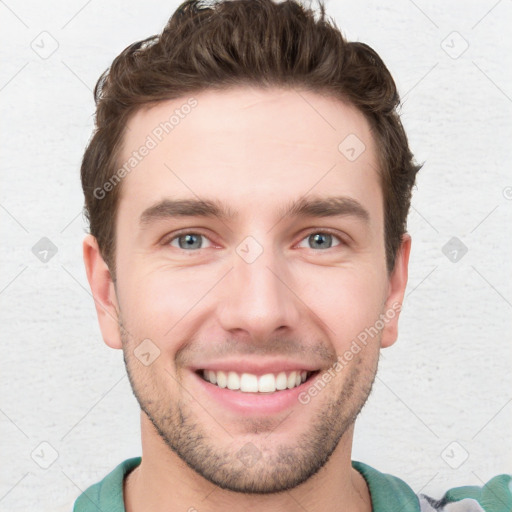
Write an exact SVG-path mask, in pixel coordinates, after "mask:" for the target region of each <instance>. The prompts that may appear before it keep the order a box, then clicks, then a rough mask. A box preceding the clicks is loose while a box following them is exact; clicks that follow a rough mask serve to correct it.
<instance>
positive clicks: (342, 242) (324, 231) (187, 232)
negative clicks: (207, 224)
mask: <svg viewBox="0 0 512 512" xmlns="http://www.w3.org/2000/svg"><path fill="white" fill-rule="evenodd" d="M317 233H321V234H326V235H331V236H333V237H334V238H337V239H338V240H339V242H340V243H339V244H338V245H335V246H334V247H330V248H329V249H319V250H318V251H315V252H326V251H329V250H332V249H335V248H336V247H340V246H346V245H348V244H347V242H346V241H345V240H344V239H343V238H342V237H341V236H339V235H338V234H336V233H335V232H334V231H332V230H330V229H318V228H317V229H312V230H311V231H309V232H307V233H306V234H305V235H304V236H303V237H302V238H301V239H300V242H302V241H303V240H304V239H306V238H308V237H310V236H311V235H314V234H317ZM184 235H200V236H204V237H205V238H207V239H208V240H209V241H210V242H211V243H213V242H212V241H211V240H210V238H209V237H208V236H206V235H205V234H204V233H202V232H201V231H192V230H185V231H178V232H177V233H173V234H172V237H166V238H165V239H164V240H163V241H162V245H164V246H168V245H169V246H170V244H171V242H172V241H174V240H176V239H177V238H180V237H182V236H184ZM300 242H299V243H300ZM173 249H178V250H179V251H183V252H192V253H193V252H198V251H200V250H201V249H202V248H201V249H196V250H187V249H181V248H180V247H173ZM205 249H207V247H206V248H205ZM311 250H312V251H314V250H315V249H311Z"/></svg>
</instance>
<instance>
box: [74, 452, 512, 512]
mask: <svg viewBox="0 0 512 512" xmlns="http://www.w3.org/2000/svg"><path fill="white" fill-rule="evenodd" d="M141 460H142V458H141V457H133V458H131V459H127V460H125V461H124V462H122V463H121V464H119V465H118V466H117V467H115V468H114V469H113V470H112V471H111V472H110V473H109V474H108V475H107V476H106V477H105V478H103V480H101V481H100V482H98V483H95V484H94V485H91V486H90V487H88V488H87V489H86V490H85V491H84V492H83V493H82V494H81V495H80V496H79V497H78V498H77V500H76V501H75V504H74V507H73V512H98V510H101V511H104V512H126V511H125V508H124V501H123V481H124V477H125V476H126V475H127V474H128V473H129V472H130V471H131V470H132V469H134V468H135V467H137V466H138V465H139V464H140V462H141ZM352 467H353V468H354V469H356V470H357V471H359V473H361V475H363V477H364V479H365V480H366V483H367V484H368V489H369V491H370V496H371V500H372V510H373V512H511V511H512V475H505V474H503V475H498V476H495V477H494V478H492V479H491V480H489V481H488V482H487V483H486V484H485V485H483V486H463V487H455V488H453V489H450V490H448V491H447V492H446V493H445V494H444V496H443V497H442V498H441V499H437V500H436V499H434V498H431V497H430V496H426V495H425V494H416V493H415V492H414V491H413V490H412V489H411V488H410V487H409V486H408V485H407V484H406V483H405V482H404V481H403V480H401V479H400V478H398V477H396V476H393V475H389V474H387V473H381V472H380V471H378V470H376V469H374V468H372V467H371V466H369V465H367V464H364V463H363V462H358V461H352Z"/></svg>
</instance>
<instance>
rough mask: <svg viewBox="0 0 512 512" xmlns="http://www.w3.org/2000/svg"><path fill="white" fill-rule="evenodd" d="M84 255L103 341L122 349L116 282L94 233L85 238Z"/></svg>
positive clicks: (112, 346)
mask: <svg viewBox="0 0 512 512" xmlns="http://www.w3.org/2000/svg"><path fill="white" fill-rule="evenodd" d="M83 257H84V263H85V271H86V273H87V280H88V281H89V286H90V287H91V292H92V295H93V298H94V305H95V307H96V314H97V315H98V322H99V324H100V329H101V334H102V336H103V341H104V342H105V343H106V344H107V345H108V346H109V347H111V348H118V349H121V348H122V343H121V336H120V331H119V316H118V311H119V306H118V303H117V296H116V291H115V288H114V283H113V281H112V276H111V275H110V270H109V269H108V266H107V264H106V263H105V261H104V260H103V257H102V256H101V253H100V249H99V247H98V242H97V240H96V238H95V237H94V236H92V235H87V236H86V237H85V238H84V241H83Z"/></svg>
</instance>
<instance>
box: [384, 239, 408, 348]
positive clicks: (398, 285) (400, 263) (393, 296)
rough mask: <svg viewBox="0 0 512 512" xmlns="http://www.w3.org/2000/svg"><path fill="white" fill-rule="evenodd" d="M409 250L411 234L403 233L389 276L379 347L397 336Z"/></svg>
mask: <svg viewBox="0 0 512 512" xmlns="http://www.w3.org/2000/svg"><path fill="white" fill-rule="evenodd" d="M410 252H411V236H410V235H409V234H408V233H405V234H404V235H403V236H402V242H401V244H400V248H399V250H398V252H397V255H396V260H395V267H394V269H393V272H392V273H391V275H390V276H389V288H388V295H387V298H386V304H385V308H384V312H383V313H384V315H385V316H386V322H385V325H384V328H383V330H382V337H381V347H382V348H385V347H389V346H391V345H393V343H395V341H396V340H397V338H398V317H399V316H400V311H401V309H402V303H403V300H404V295H405V288H406V286H407V278H408V270H409V255H410Z"/></svg>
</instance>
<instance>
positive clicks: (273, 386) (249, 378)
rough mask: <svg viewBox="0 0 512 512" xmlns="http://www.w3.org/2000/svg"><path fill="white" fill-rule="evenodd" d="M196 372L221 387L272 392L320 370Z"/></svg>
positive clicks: (252, 391) (301, 381)
mask: <svg viewBox="0 0 512 512" xmlns="http://www.w3.org/2000/svg"><path fill="white" fill-rule="evenodd" d="M195 373H196V374H197V375H198V376H199V377H200V378H201V379H203V380H205V381H206V382H208V383H210V384H213V385H215V386H217V387H219V388H226V389H229V390H231V391H235V392H236V391H238V392H240V393H252V394H272V393H278V392H280V391H286V390H289V389H294V388H296V387H299V386H301V385H302V384H304V383H305V382H307V381H309V380H311V379H312V378H314V377H315V376H316V375H317V374H318V373H320V370H316V371H306V370H302V371H300V370H294V371H287V372H284V371H283V372H279V373H267V374H264V375H260V376H257V375H254V374H251V373H237V372H233V371H222V370H219V371H213V370H197V371H196V372H195Z"/></svg>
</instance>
